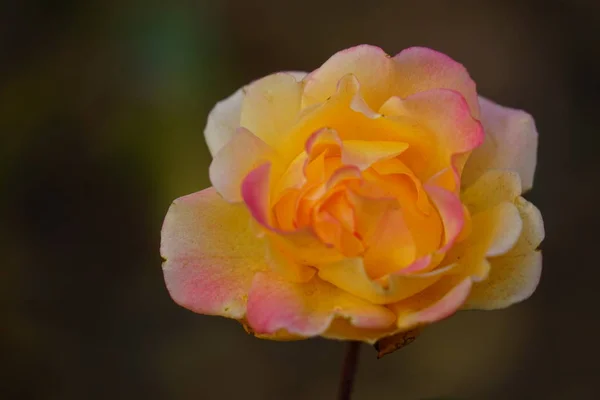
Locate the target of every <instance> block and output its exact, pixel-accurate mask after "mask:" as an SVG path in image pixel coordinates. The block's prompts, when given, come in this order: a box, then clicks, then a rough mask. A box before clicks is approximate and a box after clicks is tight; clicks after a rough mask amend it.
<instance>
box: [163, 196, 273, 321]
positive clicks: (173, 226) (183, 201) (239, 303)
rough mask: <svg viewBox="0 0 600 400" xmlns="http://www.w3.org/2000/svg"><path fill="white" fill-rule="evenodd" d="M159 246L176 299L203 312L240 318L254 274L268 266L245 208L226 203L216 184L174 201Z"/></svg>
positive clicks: (165, 271) (166, 277)
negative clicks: (214, 187)
mask: <svg viewBox="0 0 600 400" xmlns="http://www.w3.org/2000/svg"><path fill="white" fill-rule="evenodd" d="M160 250H161V255H162V257H163V258H164V259H165V262H164V264H163V271H164V276H165V282H166V284H167V288H168V290H169V292H170V293H171V296H172V297H173V300H175V302H177V303H178V304H180V305H181V306H183V307H185V308H188V309H190V310H192V311H194V312H197V313H201V314H212V315H222V316H225V317H229V318H236V319H240V318H242V317H243V316H244V314H245V313H246V301H245V299H246V297H247V295H248V292H249V289H250V285H251V282H252V278H253V277H254V274H255V273H256V272H257V271H262V270H265V269H266V264H265V261H264V258H265V253H264V246H263V244H262V243H261V241H260V240H259V239H257V238H256V236H255V235H254V234H253V233H252V231H251V228H250V216H249V214H248V212H247V211H246V209H245V207H244V206H243V205H234V204H229V203H227V202H225V200H223V199H222V198H221V197H220V196H219V195H218V194H217V192H216V191H215V189H213V188H208V189H205V190H203V191H201V192H197V193H194V194H190V195H188V196H184V197H181V198H179V199H177V200H175V201H174V202H173V205H171V208H169V212H168V213H167V216H166V218H165V221H164V224H163V228H162V241H161V249H160Z"/></svg>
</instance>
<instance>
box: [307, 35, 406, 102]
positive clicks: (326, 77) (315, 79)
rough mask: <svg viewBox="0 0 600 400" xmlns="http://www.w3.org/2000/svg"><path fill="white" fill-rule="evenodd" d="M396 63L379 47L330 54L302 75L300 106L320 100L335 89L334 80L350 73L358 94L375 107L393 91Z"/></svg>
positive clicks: (356, 48)
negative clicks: (358, 85) (358, 88)
mask: <svg viewBox="0 0 600 400" xmlns="http://www.w3.org/2000/svg"><path fill="white" fill-rule="evenodd" d="M395 68H396V65H395V64H394V62H393V61H392V60H391V59H390V57H389V56H388V55H387V54H386V53H385V52H384V51H383V50H382V49H380V48H379V47H375V46H370V45H361V46H356V47H352V48H349V49H346V50H342V51H340V52H338V53H336V54H334V55H333V56H332V57H331V58H330V59H329V60H327V61H326V62H325V63H324V64H323V65H322V66H321V67H320V68H319V69H317V70H315V71H313V72H312V73H311V74H309V75H308V76H307V77H306V78H305V87H304V98H303V102H302V104H303V106H305V107H306V106H310V105H311V104H315V103H321V102H323V101H325V100H327V99H328V98H329V97H331V96H332V95H333V94H334V93H335V92H336V86H337V84H338V81H339V80H340V79H342V77H343V76H345V75H348V74H352V75H354V76H355V77H356V79H358V81H359V82H360V85H361V91H360V92H361V97H362V98H364V100H365V102H366V103H367V104H368V105H370V106H371V108H373V109H377V108H378V107H379V106H380V105H381V104H383V102H384V101H386V100H387V99H388V98H389V97H390V96H393V95H394V92H395V90H394V89H395V81H396V80H397V79H398V76H397V74H396V71H395Z"/></svg>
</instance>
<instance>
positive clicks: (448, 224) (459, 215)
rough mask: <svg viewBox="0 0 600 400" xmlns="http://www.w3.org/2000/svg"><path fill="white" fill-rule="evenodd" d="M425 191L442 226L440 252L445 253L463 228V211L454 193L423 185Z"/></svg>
mask: <svg viewBox="0 0 600 400" xmlns="http://www.w3.org/2000/svg"><path fill="white" fill-rule="evenodd" d="M425 190H426V191H427V193H428V194H429V197H430V199H431V201H432V202H433V204H434V205H435V207H436V208H437V210H438V213H439V214H440V217H441V219H442V223H443V225H444V242H443V243H442V247H441V248H440V252H445V251H447V250H448V249H449V248H450V247H451V246H452V245H453V244H454V242H455V241H456V239H457V238H458V236H459V235H460V233H461V231H462V229H463V227H464V224H465V214H464V212H465V210H464V208H463V206H462V203H461V202H460V200H459V199H458V197H457V196H456V195H455V194H454V193H452V192H450V191H448V190H446V189H443V188H440V187H437V186H434V185H425Z"/></svg>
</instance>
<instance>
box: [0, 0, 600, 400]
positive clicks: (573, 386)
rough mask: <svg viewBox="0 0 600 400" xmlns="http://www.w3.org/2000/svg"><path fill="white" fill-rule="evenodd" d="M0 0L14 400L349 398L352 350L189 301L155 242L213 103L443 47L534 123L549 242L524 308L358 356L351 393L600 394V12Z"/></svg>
mask: <svg viewBox="0 0 600 400" xmlns="http://www.w3.org/2000/svg"><path fill="white" fill-rule="evenodd" d="M0 4H1V5H0V135H1V136H0V137H1V141H0V185H1V186H0V187H1V190H2V191H1V196H0V248H1V250H2V263H1V267H0V315H1V316H2V320H1V321H2V322H1V325H0V357H1V358H0V359H1V360H2V362H1V363H0V365H1V366H0V369H1V370H0V398H2V399H66V400H75V399H77V400H79V399H91V400H94V399H148V400H151V399H169V400H187V399H190V400H191V399H194V400H199V399H241V398H243V399H333V398H335V391H336V386H337V380H338V371H339V364H340V361H341V357H342V352H343V345H342V343H339V342H335V341H326V340H321V339H315V340H308V341H303V342H294V343H276V342H268V341H262V340H259V339H255V338H253V337H251V336H248V335H247V334H246V333H245V332H244V330H243V329H242V328H241V327H240V326H239V325H238V324H237V323H236V322H234V321H229V320H225V319H221V318H217V317H206V316H200V315H195V314H193V313H191V312H189V311H186V310H184V309H182V308H179V307H178V306H176V305H175V304H174V303H173V302H172V301H171V300H170V298H169V296H168V293H167V292H166V290H165V287H164V283H163V280H162V273H161V269H160V264H161V259H160V256H159V240H160V236H159V233H160V227H161V224H162V219H163V217H164V215H165V212H166V210H167V208H168V206H169V204H170V203H171V201H172V200H173V199H174V198H176V197H179V196H181V195H184V194H187V193H191V192H194V191H197V190H200V189H203V188H205V187H206V186H208V185H209V182H208V178H207V172H208V165H209V163H210V157H209V155H208V152H207V149H206V146H205V144H204V141H203V136H202V131H203V128H204V123H205V121H206V116H207V114H208V112H209V111H210V109H211V107H212V105H213V104H214V103H215V102H216V101H218V100H220V99H222V98H224V97H225V96H227V95H229V94H230V93H231V92H233V91H234V90H235V89H237V88H238V87H240V86H241V85H243V84H245V83H247V82H249V81H251V80H253V79H256V78H258V77H261V76H263V75H266V74H269V73H271V72H274V71H279V70H312V69H314V68H316V67H318V66H319V65H320V64H321V63H322V62H323V61H325V60H326V59H327V58H328V57H329V56H330V55H332V54H333V53H334V52H336V51H338V50H340V49H343V48H346V47H349V46H352V45H355V44H360V43H370V44H376V45H379V46H381V47H383V48H384V49H385V50H386V51H387V52H388V53H392V54H393V53H396V52H398V51H400V50H401V49H403V48H405V47H409V46H413V45H421V46H429V47H432V48H434V49H437V50H440V51H443V52H445V53H447V54H449V55H450V56H452V57H453V58H455V59H456V60H458V61H460V62H462V63H463V64H465V65H466V66H467V68H468V69H469V71H470V72H471V74H472V76H473V78H474V79H475V81H476V82H477V85H478V89H479V91H480V93H482V94H483V95H486V96H488V97H490V98H492V99H494V100H496V101H498V102H500V103H502V104H506V105H512V106H514V107H518V108H523V109H525V110H527V111H529V112H530V113H532V114H533V115H534V116H535V118H536V122H537V126H538V129H539V132H540V148H539V167H538V172H537V176H536V182H535V187H534V190H533V191H532V192H531V193H530V194H529V195H528V198H529V199H531V200H532V201H533V202H534V203H535V204H537V205H538V206H539V208H540V209H541V210H542V213H543V215H544V219H545V222H546V230H547V238H546V241H545V242H544V244H543V249H544V273H543V277H542V282H541V285H540V287H539V289H538V291H537V292H536V293H535V295H534V296H533V297H532V298H531V299H530V300H528V301H526V302H524V303H522V304H520V305H518V306H514V307H512V308H510V309H507V310H502V311H495V312H469V313H461V314H460V315H458V316H455V317H453V318H450V319H449V320H447V321H444V322H442V323H440V324H438V325H436V326H433V327H431V328H429V329H427V330H426V331H425V333H424V334H423V335H422V337H420V338H419V339H418V340H417V341H415V342H414V343H413V344H411V345H410V346H409V347H407V348H405V349H404V350H402V351H400V352H397V353H395V354H393V355H391V356H389V357H386V358H384V359H382V360H379V361H378V360H376V359H375V352H374V350H373V349H371V348H369V347H368V346H364V347H363V351H362V354H361V356H362V360H361V361H362V363H361V365H360V367H359V373H358V377H357V387H356V397H355V398H356V399H362V400H367V399H390V400H391V399H394V400H414V399H423V398H432V397H436V396H450V397H452V398H460V399H484V400H487V399H492V400H507V399H523V400H525V399H545V400H546V399H547V400H552V399H576V400H580V399H584V400H585V399H594V398H597V397H596V396H597V393H598V387H597V385H598V376H599V375H600V370H599V367H598V356H599V355H600V354H599V353H600V351H599V350H600V349H599V347H600V345H599V341H598V338H599V337H600V329H599V327H598V324H597V322H598V314H599V312H598V305H599V300H598V296H599V294H598V289H597V287H598V284H599V283H600V272H599V268H600V265H599V263H598V226H599V225H600V213H599V211H598V195H599V194H600V191H599V186H598V184H599V179H598V173H599V170H600V168H599V167H600V158H599V157H598V134H600V131H599V128H600V125H599V124H598V110H599V109H600V54H599V53H600V47H599V45H598V43H600V40H599V37H600V28H599V27H600V3H598V2H597V1H593V0H590V1H586V0H571V1H558V0H546V1H533V0H531V1H494V2H490V1H461V0H455V1H431V0H427V1H425V0H421V1H416V0H415V1H399V0H389V1H366V0H364V1H351V0H344V1H343V0H332V1H326V0H304V1H295V2H291V1H284V0H255V1H252V0H247V1H241V0H239V1H233V0H229V1H225V0H212V1H209V0H201V1H196V2H191V1H162V2H153V1H141V0H140V1H136V0H122V1H116V0H104V1H103V0H92V1H75V0H71V1H65V0H63V1H41V0H38V1H33V0H22V1H4V2H2V3H0Z"/></svg>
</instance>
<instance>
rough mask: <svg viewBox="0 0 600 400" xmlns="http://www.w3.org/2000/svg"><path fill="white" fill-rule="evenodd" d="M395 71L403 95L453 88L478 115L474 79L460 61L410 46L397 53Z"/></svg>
mask: <svg viewBox="0 0 600 400" xmlns="http://www.w3.org/2000/svg"><path fill="white" fill-rule="evenodd" d="M393 60H394V61H395V62H396V71H397V72H396V73H397V74H398V75H399V76H400V78H401V79H402V81H401V83H402V86H401V88H400V91H399V92H398V93H396V95H397V96H400V97H408V96H410V95H411V94H413V93H419V92H424V91H426V90H430V89H437V88H440V89H451V90H455V91H457V92H459V93H460V94H462V95H463V97H464V98H465V99H466V101H467V103H468V104H469V108H470V109H471V114H472V115H473V116H474V117H475V118H478V117H479V104H478V102H477V90H476V87H475V82H473V80H472V79H471V77H470V76H469V73H468V72H467V70H466V69H465V67H463V66H462V65H461V64H459V63H458V62H456V61H454V60H453V59H451V58H450V57H448V56H447V55H445V54H442V53H440V52H437V51H435V50H431V49H427V48H424V47H411V48H409V49H406V50H403V51H401V52H400V53H399V54H397V55H396V56H394V58H393Z"/></svg>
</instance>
